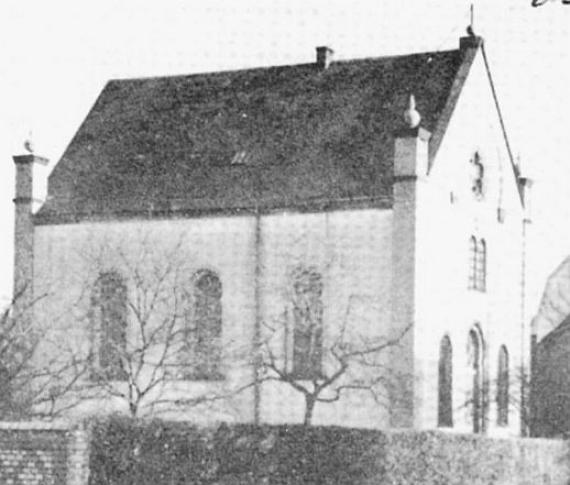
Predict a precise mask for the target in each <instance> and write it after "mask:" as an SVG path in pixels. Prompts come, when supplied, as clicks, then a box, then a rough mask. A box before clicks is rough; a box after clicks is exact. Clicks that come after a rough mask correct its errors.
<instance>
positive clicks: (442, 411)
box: [437, 335, 453, 427]
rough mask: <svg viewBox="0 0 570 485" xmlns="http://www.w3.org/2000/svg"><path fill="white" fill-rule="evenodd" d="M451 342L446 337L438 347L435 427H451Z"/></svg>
mask: <svg viewBox="0 0 570 485" xmlns="http://www.w3.org/2000/svg"><path fill="white" fill-rule="evenodd" d="M452 357H453V353H452V348H451V340H450V339H449V337H448V336H447V335H446V336H445V337H443V338H442V339H441V343H440V345H439V369H438V402H437V425H438V426H442V427H452V426H453V364H452Z"/></svg>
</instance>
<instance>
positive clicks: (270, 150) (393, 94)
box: [37, 50, 473, 222]
mask: <svg viewBox="0 0 570 485" xmlns="http://www.w3.org/2000/svg"><path fill="white" fill-rule="evenodd" d="M468 57H471V59H469V60H466V59H467V58H468ZM472 57H473V56H467V55H466V52H465V51H461V50H454V51H445V52H434V53H425V54H414V55H405V56H396V57H383V58H377V59H361V60H352V61H343V62H335V63H332V64H331V65H330V67H329V68H328V69H325V70H322V69H319V68H318V67H317V66H316V65H314V64H304V65H296V66H285V67H271V68H262V69H249V70H242V71H232V72H218V73H208V74H198V75H189V76H174V77H160V78H149V79H135V80H115V81H110V82H109V83H108V84H107V85H106V86H105V88H104V90H103V92H102V93H101V95H100V96H99V98H98V99H97V101H96V103H95V105H94V106H93V108H92V110H91V111H90V113H89V114H88V116H87V118H86V119H85V121H84V123H83V124H82V126H81V127H80V129H79V130H78V132H77V134H76V135H75V137H74V138H73V140H72V141H71V143H70V145H69V147H68V148H67V150H66V151H65V153H64V155H63V157H62V159H61V160H60V161H59V163H58V164H57V166H56V167H55V168H54V170H53V172H52V174H51V176H50V179H49V198H48V200H47V202H46V203H45V204H44V206H43V207H42V209H41V210H40V212H39V214H38V216H37V217H38V220H39V221H41V220H42V219H43V220H45V221H52V222H53V221H56V220H62V219H67V220H81V219H83V218H89V217H106V216H111V215H112V216H119V215H121V214H124V215H126V214H133V213H145V212H148V211H151V212H154V211H159V212H160V211H166V212H171V211H186V212H202V211H211V210H212V211H215V210H224V211H236V210H240V209H249V208H252V207H261V208H264V209H271V208H282V207H292V206H294V207H300V208H312V207H326V206H331V205H334V204H339V203H341V204H344V203H350V202H353V203H354V202H357V201H359V200H363V199H364V200H367V201H369V202H370V201H371V200H372V201H375V203H377V204H379V205H380V206H381V207H391V203H392V202H391V201H392V169H393V167H392V165H393V149H394V148H393V145H394V143H393V132H394V130H395V129H397V128H401V127H402V123H403V122H402V113H403V111H404V109H405V106H406V101H407V96H408V95H409V93H414V95H415V97H416V101H417V107H418V111H419V112H420V113H421V114H422V126H424V127H425V128H426V129H428V130H430V131H433V130H435V129H436V125H437V123H438V119H439V117H440V115H442V112H443V111H444V108H445V107H446V105H447V109H449V102H448V100H449V98H450V96H451V95H452V91H454V92H457V91H458V90H460V88H461V86H458V81H457V78H458V72H459V71H460V68H461V67H462V62H463V67H462V71H463V72H464V71H465V63H466V62H468V63H469V65H470V63H471V61H472ZM463 77H464V76H461V75H460V76H459V78H460V84H461V85H462V81H463V79H462V78H463ZM444 117H445V116H444ZM439 131H441V126H440V127H439ZM240 152H245V155H244V156H243V160H242V163H232V159H234V157H236V154H238V153H240ZM430 155H431V156H432V157H433V155H434V154H433V153H431V154H430Z"/></svg>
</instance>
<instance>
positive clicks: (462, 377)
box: [415, 52, 523, 433]
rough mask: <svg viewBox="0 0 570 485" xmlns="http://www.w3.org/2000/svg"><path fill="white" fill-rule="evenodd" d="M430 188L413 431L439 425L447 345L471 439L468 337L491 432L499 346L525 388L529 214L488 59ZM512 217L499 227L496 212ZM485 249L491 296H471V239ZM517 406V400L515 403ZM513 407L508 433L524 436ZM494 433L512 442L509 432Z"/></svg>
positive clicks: (421, 252)
mask: <svg viewBox="0 0 570 485" xmlns="http://www.w3.org/2000/svg"><path fill="white" fill-rule="evenodd" d="M475 151H479V153H480V155H481V157H482V162H483V165H484V167H485V178H484V181H485V182H484V183H485V185H486V189H485V195H484V198H483V199H482V200H480V201H479V200H476V199H475V198H474V197H473V195H472V192H471V181H470V175H469V174H470V172H471V166H470V164H469V160H470V158H471V157H472V156H473V154H474V153H475ZM427 180H428V181H427V183H426V184H423V185H421V189H420V191H419V195H418V205H419V206H418V216H417V218H418V220H417V231H418V232H417V234H418V236H417V237H418V242H417V251H418V267H417V278H418V285H419V287H420V288H423V291H419V295H418V300H417V315H419V317H418V318H419V321H417V322H416V325H417V327H416V333H415V341H416V346H415V355H416V366H417V369H418V375H417V383H418V396H419V399H420V401H423V403H422V404H421V405H419V406H418V411H419V414H418V415H417V416H416V423H417V424H420V425H422V426H427V427H433V426H435V425H436V423H437V369H438V352H439V345H440V341H441V339H442V337H443V336H444V335H445V334H448V335H449V337H450V339H451V342H452V346H453V368H454V373H453V379H454V381H453V387H454V395H453V400H454V402H453V404H454V424H455V428H456V429H457V430H465V431H470V430H471V429H472V425H471V417H470V410H469V407H468V406H465V405H464V404H465V403H466V400H467V399H468V398H467V397H466V396H467V395H468V393H469V389H470V388H471V383H472V371H471V370H470V369H469V368H468V365H467V355H466V354H467V341H468V334H469V330H470V329H471V328H473V327H474V326H475V325H478V326H479V327H480V329H481V331H482V333H483V338H484V341H485V352H486V367H487V369H488V378H489V380H490V382H491V388H490V396H489V401H490V409H489V410H488V424H489V429H493V428H495V427H496V426H495V423H496V415H497V413H496V406H495V398H496V387H495V381H496V375H497V361H498V351H499V348H500V345H502V344H505V345H507V347H508V351H509V357H510V366H511V368H510V374H511V377H512V384H511V391H512V394H513V397H512V398H511V401H514V396H515V395H516V394H517V393H516V392H515V388H518V387H519V386H520V382H519V381H518V380H517V379H516V378H515V374H517V373H518V371H519V370H520V363H521V344H522V339H523V335H522V333H521V324H522V322H521V304H522V300H521V274H522V273H521V272H522V266H521V264H522V253H521V250H522V245H521V242H522V240H521V239H522V238H521V236H522V225H521V224H522V223H521V221H522V211H521V205H520V201H519V199H518V193H517V189H516V184H515V179H514V175H513V172H512V168H511V162H510V160H509V156H508V153H507V150H506V147H505V142H504V139H503V135H502V131H501V126H500V122H499V117H498V115H497V111H496V107H495V104H494V101H493V97H492V93H491V88H490V84H489V81H488V77H487V72H486V70H485V66H484V62H483V56H482V54H481V52H479V53H478V55H477V58H476V59H475V61H474V64H473V66H472V68H471V72H470V75H469V77H468V79H467V81H466V83H465V86H464V88H463V91H462V94H461V96H460V98H459V101H458V103H457V105H456V108H455V111H454V113H453V117H452V119H451V121H450V123H449V126H448V129H447V132H446V134H445V136H444V138H443V140H442V143H441V146H440V149H439V152H438V154H437V157H436V159H435V160H434V163H433V166H432V169H431V171H430V174H429V176H428V179H427ZM499 208H502V209H503V210H504V211H505V220H504V222H503V223H499V222H498V219H497V210H498V209H499ZM471 235H475V236H476V237H477V238H484V239H485V241H486V243H487V290H486V292H479V291H473V290H468V289H467V288H468V268H469V253H468V248H469V245H468V243H469V238H470V236H471ZM517 401H518V395H517ZM517 411H518V409H516V407H515V406H513V408H512V409H511V412H510V416H509V430H510V432H512V433H516V432H518V430H519V422H518V416H517ZM495 432H499V433H501V432H506V430H504V429H498V430H495Z"/></svg>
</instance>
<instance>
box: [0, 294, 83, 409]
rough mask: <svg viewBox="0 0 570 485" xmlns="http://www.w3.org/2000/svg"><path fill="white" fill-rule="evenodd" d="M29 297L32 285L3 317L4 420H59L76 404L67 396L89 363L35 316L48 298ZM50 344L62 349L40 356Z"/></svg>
mask: <svg viewBox="0 0 570 485" xmlns="http://www.w3.org/2000/svg"><path fill="white" fill-rule="evenodd" d="M30 293H31V292H30V291H29V288H27V287H24V288H22V289H20V291H19V292H17V293H16V294H15V295H14V297H13V299H12V301H11V302H10V304H9V305H8V306H7V308H6V309H5V310H4V311H3V313H2V314H1V316H0V388H1V390H2V392H1V394H0V413H1V415H2V417H3V419H21V418H29V417H43V418H45V417H47V418H55V417H58V416H60V415H61V414H62V413H64V412H65V411H66V410H67V409H69V407H70V406H71V401H68V400H67V398H68V396H69V395H70V394H71V392H72V390H73V388H74V386H75V384H76V383H77V382H78V381H79V380H81V378H82V376H83V375H85V372H86V365H85V364H86V363H85V361H84V360H82V359H80V358H78V356H77V355H75V354H74V353H73V352H71V351H70V349H69V348H68V347H65V345H64V344H62V343H61V342H58V341H57V339H56V338H55V337H54V335H53V334H52V332H51V331H50V330H51V329H49V328H41V327H40V326H38V325H37V324H36V323H37V322H36V321H35V320H34V318H33V312H34V311H35V310H37V309H38V307H41V305H42V304H43V302H44V301H45V300H46V299H48V298H49V294H42V295H41V296H39V297H35V298H32V297H30ZM46 342H51V344H52V345H53V346H54V348H57V351H56V352H52V354H51V355H50V356H49V357H48V358H40V357H39V355H38V354H40V353H41V347H42V345H44V344H45V343H46ZM64 402H65V404H63V403H64Z"/></svg>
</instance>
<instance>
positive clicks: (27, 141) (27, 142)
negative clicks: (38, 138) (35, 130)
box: [24, 130, 34, 153]
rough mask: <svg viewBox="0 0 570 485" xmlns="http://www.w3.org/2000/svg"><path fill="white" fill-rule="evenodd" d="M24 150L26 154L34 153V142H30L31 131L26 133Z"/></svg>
mask: <svg viewBox="0 0 570 485" xmlns="http://www.w3.org/2000/svg"><path fill="white" fill-rule="evenodd" d="M24 148H25V150H26V151H27V152H28V153H34V142H33V141H32V131H31V130H30V132H29V133H28V137H27V138H26V139H25V140H24Z"/></svg>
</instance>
